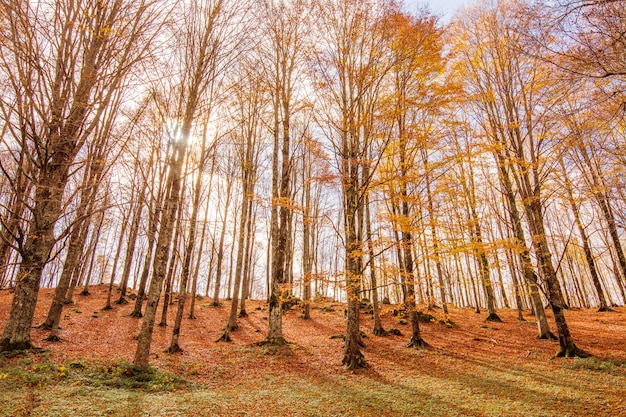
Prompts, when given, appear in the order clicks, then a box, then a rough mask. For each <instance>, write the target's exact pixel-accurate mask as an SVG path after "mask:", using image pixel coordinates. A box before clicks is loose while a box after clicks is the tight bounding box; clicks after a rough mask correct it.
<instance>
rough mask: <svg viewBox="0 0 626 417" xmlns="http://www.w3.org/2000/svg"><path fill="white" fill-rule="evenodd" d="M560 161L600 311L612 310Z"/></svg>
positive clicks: (569, 182) (563, 166) (563, 164)
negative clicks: (605, 295)
mask: <svg viewBox="0 0 626 417" xmlns="http://www.w3.org/2000/svg"><path fill="white" fill-rule="evenodd" d="M559 163H560V164H561V171H562V175H563V180H564V184H565V190H566V191H567V198H568V200H569V204H570V208H571V209H572V213H573V214H574V221H575V222H576V227H577V228H578V234H579V235H580V239H581V240H582V243H583V250H584V251H585V259H586V260H587V266H588V267H589V272H590V274H591V282H592V283H593V287H594V289H595V290H596V296H597V297H598V301H599V303H600V308H599V311H610V310H611V309H610V308H609V305H608V304H607V302H606V298H605V297H604V292H603V290H602V285H601V284H600V278H599V276H598V270H597V268H596V262H595V260H594V258H593V253H592V252H591V246H590V245H589V238H588V237H587V233H586V232H585V227H584V226H583V223H582V220H581V219H580V212H579V209H578V205H577V204H576V200H575V199H574V191H573V190H572V182H571V181H570V179H569V177H568V176H567V170H566V168H565V163H564V162H563V158H561V159H560V160H559Z"/></svg>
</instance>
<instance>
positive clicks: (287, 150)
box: [261, 0, 310, 344]
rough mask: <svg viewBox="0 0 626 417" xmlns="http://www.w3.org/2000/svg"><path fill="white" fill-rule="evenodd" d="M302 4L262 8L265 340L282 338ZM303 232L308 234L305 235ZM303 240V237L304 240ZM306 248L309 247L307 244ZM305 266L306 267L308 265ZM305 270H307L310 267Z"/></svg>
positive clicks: (275, 3)
mask: <svg viewBox="0 0 626 417" xmlns="http://www.w3.org/2000/svg"><path fill="white" fill-rule="evenodd" d="M306 19H307V8H306V7H305V2H303V1H294V2H292V3H290V4H287V3H286V2H284V1H282V0H279V1H272V0H269V1H266V2H265V4H264V9H263V22H264V24H265V26H264V35H265V36H266V38H267V40H266V42H267V45H266V46H264V45H261V48H262V49H263V51H262V54H263V57H264V58H266V59H267V61H268V63H269V64H268V66H267V67H268V68H267V69H265V71H264V72H265V74H264V76H265V78H266V81H267V82H268V84H269V85H268V90H269V91H270V94H271V99H272V119H273V123H272V127H271V133H272V136H273V142H274V148H273V153H272V209H271V226H270V242H271V261H270V264H271V279H270V288H269V300H268V304H269V326H268V333H267V337H266V342H268V343H274V344H284V343H285V339H284V337H283V333H282V315H283V308H282V301H283V300H284V299H285V298H286V295H287V294H288V293H289V291H288V289H287V288H286V286H287V284H288V273H287V271H288V265H289V262H288V259H289V257H288V256H287V253H288V252H289V251H290V248H289V246H288V243H289V241H290V240H292V239H290V234H291V233H292V217H293V208H294V206H295V204H294V201H293V190H292V185H291V184H292V178H293V176H294V172H293V165H294V164H293V156H292V153H293V150H292V147H293V144H292V143H293V138H292V136H293V131H292V121H293V116H294V112H295V109H294V107H295V104H296V103H295V101H296V99H297V98H296V96H295V94H296V88H297V87H298V85H297V84H296V83H297V78H296V77H297V71H298V69H299V68H298V67H299V66H300V65H301V64H302V57H303V54H304V49H303V47H304V41H305V35H306V23H307V22H306ZM307 237H308V236H307ZM307 244H308V242H307ZM307 250H308V248H307ZM307 268H308V267H307ZM309 273H310V271H309Z"/></svg>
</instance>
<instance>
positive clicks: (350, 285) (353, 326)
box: [312, 0, 389, 369]
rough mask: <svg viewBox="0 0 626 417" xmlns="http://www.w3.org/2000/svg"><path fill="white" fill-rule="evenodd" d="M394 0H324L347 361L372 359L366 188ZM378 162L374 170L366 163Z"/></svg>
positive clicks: (321, 56) (319, 52)
mask: <svg viewBox="0 0 626 417" xmlns="http://www.w3.org/2000/svg"><path fill="white" fill-rule="evenodd" d="M387 6H388V4H387V3H386V2H379V1H356V0H336V1H328V2H325V3H319V4H316V8H315V10H314V17H315V19H316V21H317V24H318V27H317V30H318V36H319V41H318V43H317V48H316V49H315V51H314V55H313V56H312V63H313V65H314V77H315V83H316V84H315V86H316V87H317V89H318V91H319V93H320V94H323V95H324V96H323V98H324V99H325V100H326V103H324V105H327V107H326V108H324V110H323V112H324V113H323V114H324V116H323V119H322V117H321V116H320V122H322V121H323V126H322V128H323V129H325V134H326V137H327V139H328V140H329V141H330V142H331V143H332V146H333V150H334V153H335V158H336V162H337V170H338V173H339V176H340V178H341V186H342V199H343V219H342V220H343V242H344V247H345V258H344V262H345V270H344V275H345V285H346V297H347V304H348V305H347V314H346V316H347V328H346V335H345V347H344V358H343V364H344V365H346V366H347V367H348V368H349V369H355V368H360V367H362V366H364V365H365V360H364V358H363V354H362V353H361V350H360V345H361V343H362V342H361V337H360V333H359V303H360V297H359V295H360V285H361V282H362V274H363V271H364V265H363V242H364V239H363V227H364V222H363V219H364V214H365V212H364V201H365V198H364V196H365V192H366V190H367V188H368V187H369V185H370V182H371V179H372V175H371V174H372V173H373V171H374V167H375V166H376V161H377V160H378V157H379V156H380V154H381V153H382V151H384V148H385V145H386V141H385V140H382V141H380V142H381V143H378V144H377V146H376V152H375V155H374V156H373V159H374V160H373V161H371V160H368V159H367V157H368V153H369V152H370V147H371V146H373V144H374V143H375V142H376V141H377V135H376V133H375V131H374V129H373V126H372V121H373V115H374V114H375V109H376V103H377V99H378V97H379V96H378V93H379V91H380V88H381V84H382V81H383V79H384V77H385V75H386V74H387V72H388V70H389V62H388V60H387V59H386V56H385V49H384V40H385V37H386V32H385V30H384V29H385V27H384V25H383V22H384V19H383V18H384V16H385V15H386V13H387V12H388V7H387ZM366 165H371V166H372V169H370V171H369V172H370V175H369V176H365V175H364V172H365V171H364V167H365V166H366Z"/></svg>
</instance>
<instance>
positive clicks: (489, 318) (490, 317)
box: [485, 313, 502, 323]
mask: <svg viewBox="0 0 626 417" xmlns="http://www.w3.org/2000/svg"><path fill="white" fill-rule="evenodd" d="M485 321H495V322H498V323H502V319H501V318H500V316H498V315H497V314H496V313H491V314H489V315H488V316H487V318H486V319H485Z"/></svg>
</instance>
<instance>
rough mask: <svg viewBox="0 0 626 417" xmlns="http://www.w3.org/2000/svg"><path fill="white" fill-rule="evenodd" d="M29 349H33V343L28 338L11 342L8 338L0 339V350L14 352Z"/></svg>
mask: <svg viewBox="0 0 626 417" xmlns="http://www.w3.org/2000/svg"><path fill="white" fill-rule="evenodd" d="M29 349H35V345H33V343H32V342H31V341H30V340H27V341H24V342H13V343H12V342H11V341H10V340H9V339H8V338H5V339H2V340H0V352H16V351H22V350H29Z"/></svg>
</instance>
